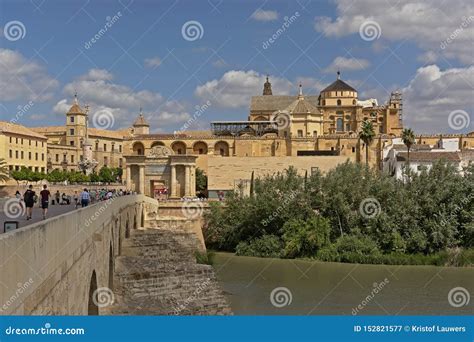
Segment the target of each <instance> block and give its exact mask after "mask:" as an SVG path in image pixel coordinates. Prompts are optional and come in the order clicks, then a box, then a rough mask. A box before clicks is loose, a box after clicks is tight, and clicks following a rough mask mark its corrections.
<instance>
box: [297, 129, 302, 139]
mask: <svg viewBox="0 0 474 342" xmlns="http://www.w3.org/2000/svg"><path fill="white" fill-rule="evenodd" d="M302 137H303V130H302V129H299V130H298V138H302Z"/></svg>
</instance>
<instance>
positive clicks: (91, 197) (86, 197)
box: [15, 184, 134, 220]
mask: <svg viewBox="0 0 474 342" xmlns="http://www.w3.org/2000/svg"><path fill="white" fill-rule="evenodd" d="M131 194H134V193H133V192H131V191H128V190H122V189H119V190H116V189H105V188H103V189H100V190H88V189H87V188H84V190H83V191H81V192H80V193H79V192H78V191H74V194H73V195H72V200H73V201H74V206H75V208H78V207H79V206H81V207H82V208H84V207H87V206H88V205H89V204H90V203H94V202H99V201H106V200H109V199H112V198H113V197H117V196H124V195H131ZM15 197H16V198H17V199H18V201H19V202H20V205H21V206H23V203H24V206H25V209H26V220H31V218H32V215H33V207H34V205H35V203H37V202H38V201H39V202H40V208H41V209H42V210H43V220H45V219H46V216H47V214H48V208H49V204H50V200H51V197H52V196H51V192H50V191H49V190H48V186H47V185H46V184H45V185H43V189H42V190H41V191H40V193H39V196H38V195H37V194H36V192H35V191H34V190H33V185H30V186H29V187H28V189H27V190H26V191H25V193H24V194H23V196H22V195H21V193H20V191H18V190H17V191H16V194H15ZM52 202H53V204H58V205H70V204H71V196H67V195H66V193H63V194H62V195H61V193H60V192H59V190H58V191H56V193H55V195H54V199H53V200H52Z"/></svg>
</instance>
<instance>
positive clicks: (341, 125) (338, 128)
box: [336, 118, 344, 132]
mask: <svg viewBox="0 0 474 342" xmlns="http://www.w3.org/2000/svg"><path fill="white" fill-rule="evenodd" d="M336 131H338V132H344V121H343V120H342V118H338V119H337V120H336Z"/></svg>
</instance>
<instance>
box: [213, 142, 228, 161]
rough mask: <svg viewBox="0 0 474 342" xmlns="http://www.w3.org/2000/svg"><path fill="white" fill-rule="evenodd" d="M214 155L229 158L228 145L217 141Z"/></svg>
mask: <svg viewBox="0 0 474 342" xmlns="http://www.w3.org/2000/svg"><path fill="white" fill-rule="evenodd" d="M214 154H215V155H218V156H223V157H227V156H229V144H228V143H227V142H225V141H219V142H217V143H216V144H215V145H214Z"/></svg>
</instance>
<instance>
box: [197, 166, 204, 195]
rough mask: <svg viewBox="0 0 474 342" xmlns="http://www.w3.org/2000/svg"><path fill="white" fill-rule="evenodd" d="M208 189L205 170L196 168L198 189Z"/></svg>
mask: <svg viewBox="0 0 474 342" xmlns="http://www.w3.org/2000/svg"><path fill="white" fill-rule="evenodd" d="M206 190H207V176H206V174H205V173H204V171H203V170H201V169H200V168H196V191H206Z"/></svg>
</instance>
